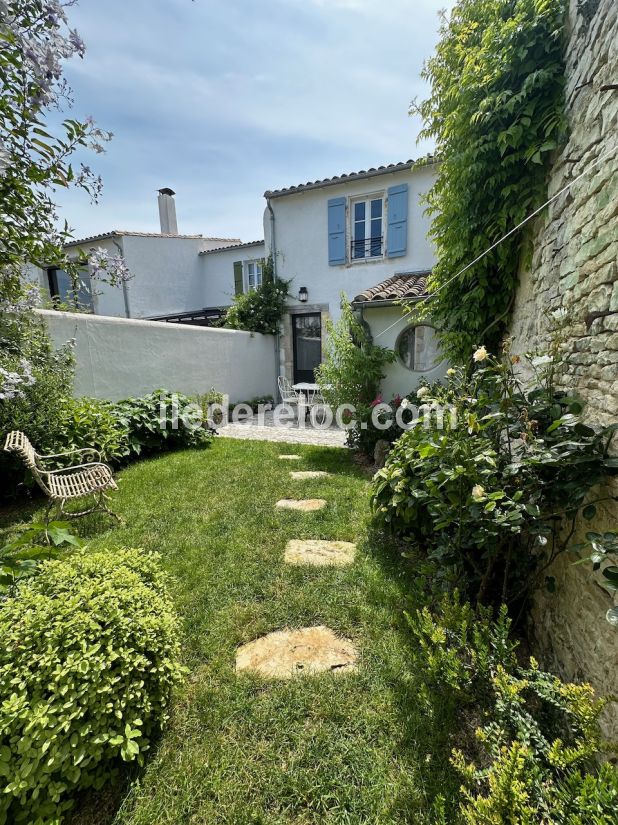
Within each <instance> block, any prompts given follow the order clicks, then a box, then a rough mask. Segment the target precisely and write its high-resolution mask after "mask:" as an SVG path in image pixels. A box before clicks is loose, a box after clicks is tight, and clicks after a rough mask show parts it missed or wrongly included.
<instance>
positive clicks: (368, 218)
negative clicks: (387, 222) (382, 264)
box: [350, 194, 384, 261]
mask: <svg viewBox="0 0 618 825" xmlns="http://www.w3.org/2000/svg"><path fill="white" fill-rule="evenodd" d="M350 223H351V226H350V230H351V232H350V234H351V237H352V249H351V258H352V260H353V261H357V260H367V259H371V258H381V257H382V255H383V254H384V195H383V194H377V195H373V196H370V197H364V198H355V199H353V200H352V201H351V202H350Z"/></svg>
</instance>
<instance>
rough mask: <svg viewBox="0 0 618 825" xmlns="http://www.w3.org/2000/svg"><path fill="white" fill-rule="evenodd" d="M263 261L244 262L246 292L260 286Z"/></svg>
mask: <svg viewBox="0 0 618 825" xmlns="http://www.w3.org/2000/svg"><path fill="white" fill-rule="evenodd" d="M262 266H263V261H245V285H246V287H247V292H252V291H253V290H254V289H257V288H258V287H259V286H262Z"/></svg>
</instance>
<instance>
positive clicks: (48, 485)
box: [4, 430, 122, 522]
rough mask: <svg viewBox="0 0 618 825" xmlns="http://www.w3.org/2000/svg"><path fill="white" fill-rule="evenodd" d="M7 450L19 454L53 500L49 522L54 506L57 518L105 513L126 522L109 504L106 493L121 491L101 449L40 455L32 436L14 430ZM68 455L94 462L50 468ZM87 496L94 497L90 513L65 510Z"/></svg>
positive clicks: (47, 512)
mask: <svg viewBox="0 0 618 825" xmlns="http://www.w3.org/2000/svg"><path fill="white" fill-rule="evenodd" d="M4 449H5V451H6V452H9V453H11V452H12V453H16V454H17V455H18V456H19V457H20V458H21V459H22V461H23V462H24V464H25V465H26V467H28V469H29V470H30V472H31V473H32V475H33V476H34V479H35V481H36V483H37V484H38V485H39V487H40V488H41V490H42V491H43V492H44V493H45V495H46V496H47V497H48V498H49V505H48V507H47V511H46V521H49V516H50V513H51V510H52V507H53V506H54V505H55V506H56V508H57V516H64V517H66V518H77V517H78V516H86V515H88V514H89V513H94V512H97V511H102V512H105V513H108V514H109V515H110V516H113V518H115V519H116V520H117V521H118V522H121V521H122V519H121V518H120V516H118V515H117V514H116V513H114V512H113V511H112V510H110V509H109V507H108V506H107V504H106V502H107V501H108V500H109V496H107V495H106V494H105V491H106V490H117V489H118V486H117V485H116V482H115V481H114V478H113V476H112V471H111V470H110V468H109V467H108V466H107V464H103V462H102V461H101V454H100V453H99V451H98V450H93V449H91V448H90V447H86V448H85V449H81V450H68V451H67V452H65V453H55V454H53V455H39V454H38V453H37V452H36V451H35V449H34V447H33V446H32V444H31V443H30V441H29V439H28V437H27V436H26V435H24V433H22V432H19V430H13V432H10V433H9V434H8V435H7V437H6V442H5V444H4ZM67 456H81V457H82V460H84V459H88V458H90V459H91V460H90V461H87V462H85V463H83V464H73V465H71V466H70V467H62V468H61V469H58V470H54V469H49V467H48V466H46V464H47V463H48V462H51V461H55V460H56V459H59V458H66V457H67ZM92 459H98V460H92ZM87 496H94V504H93V506H92V507H89V508H88V509H87V510H80V511H79V512H74V511H71V510H65V509H64V508H65V505H66V503H67V502H68V501H72V500H74V499H79V498H85V497H87Z"/></svg>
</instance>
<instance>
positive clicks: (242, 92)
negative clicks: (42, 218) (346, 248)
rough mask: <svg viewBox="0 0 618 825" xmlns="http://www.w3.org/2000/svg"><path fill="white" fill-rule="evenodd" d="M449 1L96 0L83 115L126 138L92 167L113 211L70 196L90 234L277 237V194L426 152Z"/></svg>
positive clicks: (71, 213) (87, 7)
mask: <svg viewBox="0 0 618 825" xmlns="http://www.w3.org/2000/svg"><path fill="white" fill-rule="evenodd" d="M449 5H452V3H449V2H448V0H261V2H258V0H196V2H191V0H105V1H104V2H102V1H101V0H80V2H79V5H78V6H76V7H74V8H72V9H70V10H69V13H70V19H71V24H72V25H73V26H75V27H76V28H77V29H78V31H79V32H80V34H81V36H82V37H83V39H84V40H85V42H86V47H87V52H86V57H85V59H84V60H73V61H71V62H70V63H68V64H67V72H66V74H67V78H68V80H69V82H70V84H71V86H72V88H73V91H74V98H75V105H74V107H73V112H72V114H73V115H75V116H77V117H80V118H81V117H85V116H86V115H93V116H94V117H95V119H96V120H97V122H98V123H99V124H100V125H101V126H102V127H103V128H105V129H109V130H111V131H113V132H114V140H113V141H112V143H111V144H110V145H109V147H108V151H107V153H106V154H105V155H103V156H96V157H88V158H87V159H86V160H87V162H88V163H89V164H90V165H92V166H93V168H95V169H96V171H97V172H99V173H100V174H101V175H102V176H103V181H104V192H103V196H102V199H101V202H100V203H99V204H98V205H96V206H95V205H92V204H90V203H89V201H88V198H87V197H86V196H85V195H84V194H83V193H81V194H80V193H70V194H66V193H61V195H60V196H59V198H58V201H59V203H60V205H61V210H62V212H61V214H62V217H63V218H66V219H67V220H68V221H69V224H70V225H71V226H72V227H73V228H74V230H75V233H76V236H77V237H81V236H83V235H88V234H94V233H96V232H103V231H106V230H109V229H131V230H139V231H155V232H156V231H158V213H157V207H156V190H157V189H159V188H161V187H163V186H170V187H171V188H172V189H174V190H175V191H176V193H177V195H176V200H177V211H178V222H179V231H181V232H191V233H192V232H196V233H203V234H204V235H214V236H225V237H240V238H242V239H243V240H255V239H257V238H261V237H262V212H263V209H264V200H263V198H262V195H263V193H264V191H265V190H266V189H275V188H279V187H282V186H290V185H294V184H296V183H300V182H304V181H307V180H315V179H317V178H323V177H330V176H332V175H335V174H339V173H341V172H347V171H355V170H358V169H364V168H367V167H368V166H376V165H379V164H383V163H392V162H395V161H400V160H406V159H407V158H411V157H416V156H418V155H421V154H424V153H425V152H427V151H428V150H429V149H431V146H430V145H427V144H420V145H417V143H416V137H417V134H418V131H419V126H420V124H419V122H418V120H417V119H416V118H411V117H409V116H408V106H409V103H410V101H411V99H412V98H414V97H415V96H417V95H419V96H422V95H423V94H424V93H425V92H426V87H425V84H424V83H423V81H422V80H421V79H420V71H421V68H422V64H423V61H424V60H425V58H427V57H428V56H429V55H430V54H431V53H432V50H433V48H434V45H435V43H436V39H437V28H438V11H439V10H440V9H442V8H444V7H445V6H446V7H448V6H449Z"/></svg>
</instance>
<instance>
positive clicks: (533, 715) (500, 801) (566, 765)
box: [453, 660, 618, 825]
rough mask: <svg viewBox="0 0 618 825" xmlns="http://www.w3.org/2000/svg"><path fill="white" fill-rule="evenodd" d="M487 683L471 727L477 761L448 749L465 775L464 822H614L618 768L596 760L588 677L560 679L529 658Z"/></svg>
mask: <svg viewBox="0 0 618 825" xmlns="http://www.w3.org/2000/svg"><path fill="white" fill-rule="evenodd" d="M492 686H493V690H494V693H495V705H494V707H493V709H492V712H491V713H490V714H489V716H490V718H489V721H488V722H487V723H486V724H485V725H483V726H482V727H481V728H479V730H477V738H478V740H479V742H480V745H481V751H482V752H481V754H480V760H479V761H480V766H479V765H477V764H475V763H474V762H468V761H467V759H466V758H465V757H464V755H463V754H462V753H461V752H459V751H457V750H456V751H454V753H453V764H454V765H455V767H456V768H457V770H458V771H459V772H460V773H461V775H462V777H463V780H464V784H463V788H462V800H461V804H460V811H461V815H462V820H463V822H465V823H469V825H494V823H495V825H501V823H511V822H512V823H522V825H525V823H530V825H533V823H537V822H542V823H547V825H550V823H555V825H590V824H591V823H595V825H613V823H615V822H616V815H617V813H618V771H617V770H616V768H615V767H614V766H611V765H609V764H607V763H606V764H604V765H603V766H602V767H601V768H600V770H599V769H598V768H597V767H596V765H595V760H596V758H597V757H598V756H599V750H600V748H601V747H602V744H603V743H602V742H601V738H600V733H599V726H598V718H599V715H600V713H601V711H602V710H603V708H604V707H605V705H606V702H605V701H602V700H595V699H594V691H593V689H592V688H591V686H590V685H586V684H584V685H575V684H568V683H564V682H562V681H561V680H560V679H558V678H557V677H556V676H552V675H551V674H548V673H544V672H543V671H541V670H539V669H538V666H537V664H536V662H534V660H532V661H531V666H530V668H529V669H528V670H522V671H521V672H520V673H518V674H517V675H515V674H509V673H507V672H506V671H505V670H503V669H502V668H499V670H498V673H497V674H496V676H494V678H493V680H492ZM488 760H489V765H488V766H487V763H488Z"/></svg>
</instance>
